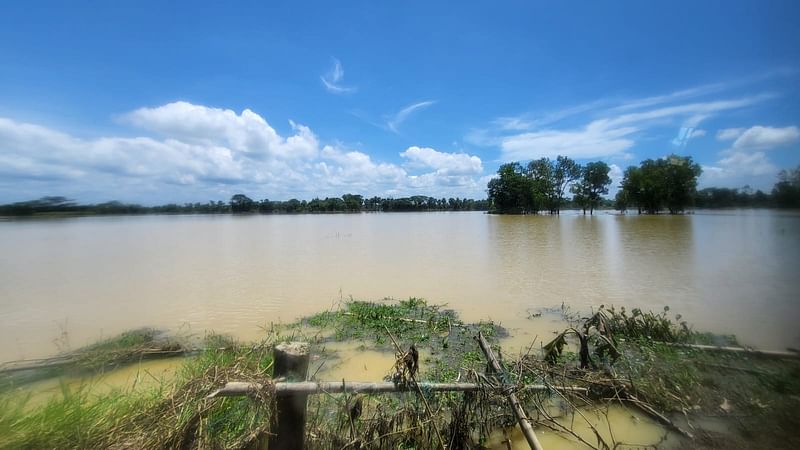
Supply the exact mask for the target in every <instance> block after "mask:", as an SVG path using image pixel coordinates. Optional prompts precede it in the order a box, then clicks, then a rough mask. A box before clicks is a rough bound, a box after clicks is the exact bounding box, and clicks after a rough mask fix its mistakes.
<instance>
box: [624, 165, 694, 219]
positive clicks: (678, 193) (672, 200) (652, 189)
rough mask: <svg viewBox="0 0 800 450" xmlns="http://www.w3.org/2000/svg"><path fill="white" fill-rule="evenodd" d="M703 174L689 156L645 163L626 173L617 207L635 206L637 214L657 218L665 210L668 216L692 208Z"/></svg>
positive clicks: (632, 167)
mask: <svg viewBox="0 0 800 450" xmlns="http://www.w3.org/2000/svg"><path fill="white" fill-rule="evenodd" d="M702 171H703V170H702V168H701V167H700V165H699V164H697V163H695V162H694V161H692V157H691V156H677V155H670V156H668V157H667V158H659V159H656V160H653V159H646V160H644V161H642V163H641V164H640V165H639V167H635V166H631V167H628V168H627V169H626V170H625V174H624V178H623V180H622V185H621V192H620V193H619V194H618V195H617V207H618V209H620V210H624V209H627V207H629V206H631V205H636V207H637V209H638V211H639V214H641V213H642V211H645V212H647V213H648V214H656V213H658V212H659V211H661V210H663V209H664V208H666V209H667V210H668V211H669V212H670V214H677V213H680V212H682V211H684V210H685V209H686V207H687V206H690V205H691V204H692V202H693V200H694V197H695V195H696V192H697V178H698V177H699V176H700V174H701V173H702Z"/></svg>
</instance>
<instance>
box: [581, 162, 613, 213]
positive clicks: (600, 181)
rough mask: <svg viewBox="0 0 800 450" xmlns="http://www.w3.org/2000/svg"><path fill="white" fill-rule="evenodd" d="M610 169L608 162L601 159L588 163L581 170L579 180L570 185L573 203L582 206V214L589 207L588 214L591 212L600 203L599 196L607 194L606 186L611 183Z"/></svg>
mask: <svg viewBox="0 0 800 450" xmlns="http://www.w3.org/2000/svg"><path fill="white" fill-rule="evenodd" d="M610 171H611V168H610V167H608V164H606V163H604V162H602V161H597V162H591V163H588V164H586V166H585V167H584V168H583V170H582V175H583V176H582V178H581V180H580V181H579V182H578V183H576V184H574V185H573V186H572V192H573V193H574V194H575V203H577V204H578V205H579V206H580V207H581V208H583V213H584V214H586V209H589V214H593V213H594V210H595V208H597V206H598V205H599V204H600V200H601V199H602V197H601V196H603V195H605V194H608V186H609V185H610V184H611V178H610V177H609V176H608V173H609V172H610Z"/></svg>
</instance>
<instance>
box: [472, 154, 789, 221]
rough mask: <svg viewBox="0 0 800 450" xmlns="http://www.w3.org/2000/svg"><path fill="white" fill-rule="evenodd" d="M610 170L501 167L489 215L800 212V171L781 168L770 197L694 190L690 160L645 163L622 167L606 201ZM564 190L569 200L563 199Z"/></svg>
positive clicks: (554, 163) (695, 172)
mask: <svg viewBox="0 0 800 450" xmlns="http://www.w3.org/2000/svg"><path fill="white" fill-rule="evenodd" d="M609 172H610V168H609V166H608V165H607V164H606V163H604V162H602V161H597V162H590V163H587V164H585V165H580V164H577V163H576V162H575V161H573V160H571V159H570V158H568V157H565V156H558V157H557V158H556V159H555V160H551V159H549V158H541V159H537V160H533V161H530V162H529V163H527V164H524V165H523V164H521V163H519V162H512V163H508V164H503V165H502V166H500V168H499V169H498V171H497V177H495V178H493V179H491V180H490V181H489V183H488V185H487V193H488V196H489V203H490V205H489V211H490V212H493V213H497V214H539V213H542V212H546V213H550V214H558V213H559V212H560V211H561V209H564V208H578V209H582V210H583V213H584V214H586V210H587V209H588V210H589V214H592V212H593V211H594V209H597V208H616V209H618V210H620V211H623V212H625V211H628V210H631V209H635V210H636V211H637V212H638V213H639V214H658V213H660V212H662V211H666V212H669V213H670V214H678V213H681V212H683V211H685V210H686V208H689V207H697V208H730V207H740V208H752V207H756V208H757V207H765V208H773V207H777V208H800V167H798V168H796V169H792V170H783V171H781V172H780V173H779V174H778V182H777V183H776V184H775V186H774V187H773V189H772V192H771V193H765V192H762V191H760V190H759V191H755V192H754V191H753V190H752V189H750V188H749V187H747V186H745V187H744V188H742V189H741V190H739V189H730V188H717V187H710V188H706V189H702V190H700V191H698V190H697V179H698V177H699V176H700V174H701V173H702V168H701V167H700V165H699V164H697V163H696V162H694V161H693V160H692V158H691V157H690V156H677V155H670V156H667V157H666V158H658V159H646V160H644V161H642V162H641V163H640V164H639V165H638V166H630V167H628V168H627V169H626V170H625V172H624V176H623V180H622V183H621V185H620V186H619V188H620V189H619V191H618V192H617V195H616V197H615V199H614V201H611V200H609V199H606V198H604V197H603V196H604V195H606V194H608V188H609V186H610V185H611V178H610V177H609V175H608V174H609ZM567 192H570V193H572V194H573V195H572V198H571V199H569V198H567V197H566V194H567Z"/></svg>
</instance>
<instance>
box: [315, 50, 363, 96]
mask: <svg viewBox="0 0 800 450" xmlns="http://www.w3.org/2000/svg"><path fill="white" fill-rule="evenodd" d="M319 78H320V80H322V84H323V85H324V86H325V89H327V90H328V92H331V93H333V94H351V93H353V92H356V91H357V90H358V88H356V87H355V86H344V85H342V84H341V82H342V80H343V79H344V68H343V67H342V63H341V62H340V61H339V60H338V59H336V58H333V67H332V68H331V70H330V71H329V72H328V73H326V74H325V75H322V76H321V77H319Z"/></svg>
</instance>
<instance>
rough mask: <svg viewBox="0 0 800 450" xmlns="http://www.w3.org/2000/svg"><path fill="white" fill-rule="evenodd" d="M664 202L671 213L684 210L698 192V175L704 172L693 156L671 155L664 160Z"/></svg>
mask: <svg viewBox="0 0 800 450" xmlns="http://www.w3.org/2000/svg"><path fill="white" fill-rule="evenodd" d="M663 170H664V183H666V185H665V186H664V187H663V192H664V194H665V199H664V203H665V204H666V206H667V209H668V210H669V213H670V214H677V213H680V212H683V210H684V209H686V207H687V206H690V205H691V204H692V200H693V199H694V195H695V193H696V192H697V177H699V176H700V174H701V173H703V169H702V168H701V167H700V164H697V163H695V162H694V161H692V157H691V156H677V155H670V156H668V157H667V158H666V160H665V161H664V169H663Z"/></svg>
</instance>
